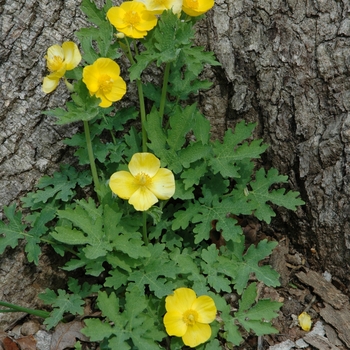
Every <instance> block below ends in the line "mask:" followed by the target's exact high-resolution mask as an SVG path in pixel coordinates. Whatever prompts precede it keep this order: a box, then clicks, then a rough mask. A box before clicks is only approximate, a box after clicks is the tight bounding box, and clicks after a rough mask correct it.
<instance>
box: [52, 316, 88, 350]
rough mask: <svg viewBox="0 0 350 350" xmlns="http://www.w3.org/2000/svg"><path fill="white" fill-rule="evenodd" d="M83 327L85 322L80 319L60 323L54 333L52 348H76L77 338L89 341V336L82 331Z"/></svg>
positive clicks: (59, 349) (53, 349) (60, 349)
mask: <svg viewBox="0 0 350 350" xmlns="http://www.w3.org/2000/svg"><path fill="white" fill-rule="evenodd" d="M82 328H83V323H82V322H80V321H72V322H69V323H59V324H58V325H57V327H56V328H55V332H54V333H53V335H52V339H51V347H50V350H63V349H66V348H74V345H75V343H76V341H77V339H80V340H82V341H89V338H88V337H86V336H85V335H84V334H82V333H81V329H82Z"/></svg>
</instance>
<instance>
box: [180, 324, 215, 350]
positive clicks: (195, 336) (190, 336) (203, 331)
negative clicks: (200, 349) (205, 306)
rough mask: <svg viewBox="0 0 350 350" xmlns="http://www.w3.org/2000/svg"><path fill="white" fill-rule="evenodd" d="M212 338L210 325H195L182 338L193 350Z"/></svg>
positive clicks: (189, 327)
mask: <svg viewBox="0 0 350 350" xmlns="http://www.w3.org/2000/svg"><path fill="white" fill-rule="evenodd" d="M210 337H211V328H210V326H209V325H208V324H203V323H195V324H194V325H192V326H188V327H187V332H186V333H185V334H184V335H183V336H182V340H183V342H184V344H185V345H187V346H190V347H191V348H194V347H196V346H197V345H199V344H202V343H205V342H206V341H207V340H209V338H210Z"/></svg>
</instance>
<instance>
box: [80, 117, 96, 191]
mask: <svg viewBox="0 0 350 350" xmlns="http://www.w3.org/2000/svg"><path fill="white" fill-rule="evenodd" d="M83 123H84V132H85V139H86V147H87V151H88V155H89V161H90V168H91V173H92V178H93V180H94V185H95V192H97V193H98V192H99V190H100V181H99V179H98V175H97V170H96V164H95V157H94V152H93V149H92V144H91V136H90V128H89V122H88V121H87V120H83Z"/></svg>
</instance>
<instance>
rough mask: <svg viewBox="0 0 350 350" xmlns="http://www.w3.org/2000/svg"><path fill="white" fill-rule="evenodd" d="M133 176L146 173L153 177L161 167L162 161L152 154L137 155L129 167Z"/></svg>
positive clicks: (133, 157) (132, 158)
mask: <svg viewBox="0 0 350 350" xmlns="http://www.w3.org/2000/svg"><path fill="white" fill-rule="evenodd" d="M128 167H129V170H130V172H131V174H132V175H133V176H136V175H137V174H139V173H144V174H146V175H148V176H149V177H153V176H154V175H155V174H156V173H157V171H158V170H159V167H160V160H159V159H158V158H157V157H156V156H155V155H154V154H152V153H147V152H143V153H135V154H134V155H133V156H132V157H131V160H130V163H129V165H128Z"/></svg>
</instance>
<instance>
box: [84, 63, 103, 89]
mask: <svg viewBox="0 0 350 350" xmlns="http://www.w3.org/2000/svg"><path fill="white" fill-rule="evenodd" d="M98 78H99V72H98V70H97V69H96V67H95V66H94V65H90V66H86V67H84V69H83V82H84V84H85V85H86V87H87V89H88V90H89V91H90V94H92V95H93V94H95V93H96V91H97V90H98V88H99V85H98Z"/></svg>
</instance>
